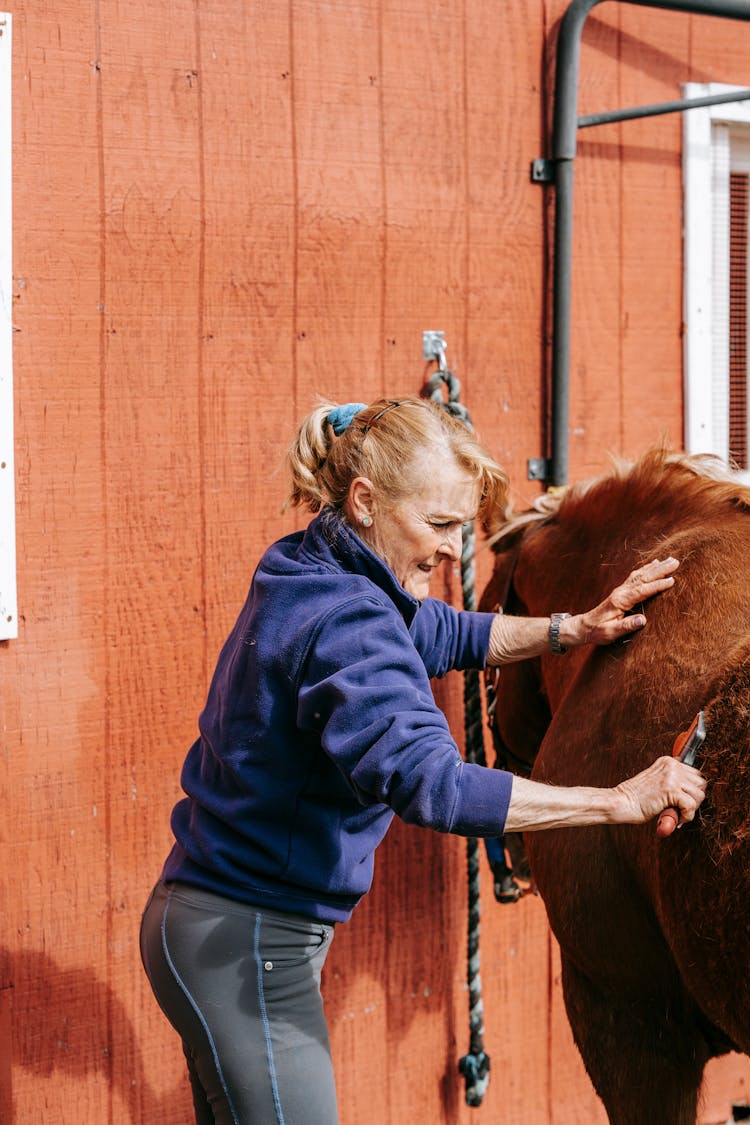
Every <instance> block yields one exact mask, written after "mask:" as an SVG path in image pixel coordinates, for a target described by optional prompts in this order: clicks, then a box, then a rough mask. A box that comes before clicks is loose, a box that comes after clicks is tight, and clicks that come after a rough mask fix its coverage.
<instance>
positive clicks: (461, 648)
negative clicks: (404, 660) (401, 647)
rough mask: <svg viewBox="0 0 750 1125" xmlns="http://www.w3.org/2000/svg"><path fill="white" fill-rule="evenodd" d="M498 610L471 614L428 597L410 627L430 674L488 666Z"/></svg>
mask: <svg viewBox="0 0 750 1125" xmlns="http://www.w3.org/2000/svg"><path fill="white" fill-rule="evenodd" d="M494 618H495V614H494V613H467V612H465V611H464V612H461V613H459V611H458V610H456V609H453V607H452V606H449V605H447V604H446V603H445V602H441V601H438V600H436V599H435V598H425V599H424V601H423V602H422V604H421V605H420V607H419V609H418V610H417V612H416V614H415V616H414V620H413V621H412V624H411V628H410V630H409V632H410V634H411V638H412V640H413V642H414V646H415V648H416V650H417V652H418V653H419V655H420V656H421V657H422V660H423V662H424V666H425V668H426V669H427V675H428V676H444V675H445V674H446V672H450V671H451V670H452V669H458V670H459V671H463V669H464V668H484V666H485V664H486V662H487V650H488V649H489V645H490V630H491V628H492V622H493V620H494Z"/></svg>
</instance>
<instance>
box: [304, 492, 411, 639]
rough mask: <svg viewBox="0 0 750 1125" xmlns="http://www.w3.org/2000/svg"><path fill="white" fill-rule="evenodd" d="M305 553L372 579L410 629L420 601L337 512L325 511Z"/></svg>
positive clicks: (308, 538)
mask: <svg viewBox="0 0 750 1125" xmlns="http://www.w3.org/2000/svg"><path fill="white" fill-rule="evenodd" d="M302 549H303V550H305V551H307V552H308V553H309V554H311V555H313V556H315V558H318V559H320V558H324V559H328V560H330V559H331V558H333V560H334V561H335V562H336V563H337V564H338V565H339V566H340V567H341V568H342V569H343V570H345V571H347V572H348V573H350V574H361V575H363V576H364V577H365V578H369V580H370V581H371V582H373V583H374V584H375V585H376V586H377V587H378V588H379V589H381V590H382V591H383V592H384V593H385V594H387V595H388V597H389V598H390V599H391V601H392V602H393V603H394V605H395V606H396V608H397V610H398V611H399V613H400V614H401V616H402V617H403V619H404V621H405V622H406V624H407V626H409V625H411V623H412V621H413V620H414V616H415V614H416V612H417V610H418V609H419V605H420V603H419V600H418V599H417V598H415V597H413V596H412V595H411V594H409V593H407V591H406V590H405V589H404V588H403V586H402V585H401V583H400V582H399V581H398V579H397V578H396V575H395V574H394V573H393V571H392V570H391V568H390V567H389V566H388V565H387V563H385V562H384V561H383V559H381V558H380V556H379V555H376V554H375V552H374V551H372V550H371V549H370V548H369V547H368V546H367V544H366V543H365V541H364V540H363V539H360V537H359V535H357V533H356V531H355V530H354V529H353V528H352V527H350V525H349V524H348V523H347V522H346V520H345V519H344V517H343V516H342V515H341V513H340V512H338V511H337V510H336V509H335V508H323V510H322V511H321V512H320V514H319V515H317V516H316V517H315V519H314V520H313V521H312V523H310V524H309V526H308V528H307V531H306V532H305V533H304V536H303V539H302Z"/></svg>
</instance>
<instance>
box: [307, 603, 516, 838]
mask: <svg viewBox="0 0 750 1125" xmlns="http://www.w3.org/2000/svg"><path fill="white" fill-rule="evenodd" d="M487 616H491V615H487ZM297 722H298V725H299V727H300V728H301V729H302V730H304V731H310V732H315V733H316V734H317V736H318V737H319V738H320V742H321V745H322V747H323V750H324V751H325V753H326V754H328V755H329V757H330V758H331V759H332V760H333V761H334V762H335V764H336V766H337V767H338V769H339V771H340V772H341V774H342V775H343V776H344V778H345V779H346V780H347V782H348V784H349V785H350V786H351V788H352V790H353V791H354V793H355V794H356V796H357V798H358V800H359V801H361V803H362V804H363V805H373V804H384V805H388V806H389V807H390V808H392V809H393V811H394V812H395V813H396V814H397V815H398V816H400V817H401V818H402V819H403V820H405V821H407V822H409V823H413V824H419V825H422V826H425V827H430V828H434V829H436V830H437V831H440V832H454V833H457V834H459V835H464V836H485V835H488V836H496V835H500V834H502V831H503V827H504V824H505V817H506V814H507V810H508V804H509V801H510V791H511V785H512V776H511V775H510V774H508V773H505V772H503V771H500V770H495V769H488V768H486V767H483V766H477V765H473V764H470V763H466V762H464V761H463V760H462V758H461V755H460V753H459V750H458V747H457V746H456V743H455V742H454V740H453V738H452V737H451V734H450V731H449V729H448V724H447V722H446V719H445V716H444V715H443V713H442V711H441V710H440V709H439V708H438V706H437V705H436V703H435V701H434V699H433V697H432V691H431V689H430V683H429V678H428V672H427V670H426V668H425V665H424V663H423V661H422V659H421V656H420V654H419V653H418V652H417V650H416V648H415V646H414V643H413V641H412V639H411V637H410V635H409V631H408V630H407V628H406V625H405V624H404V622H403V620H402V619H401V617H400V616H399V615H398V614H397V613H395V612H394V610H393V609H392V608H390V607H388V606H385V605H382V604H380V603H379V602H378V601H377V600H376V599H371V598H369V597H358V598H356V599H352V600H350V601H348V602H346V603H343V604H341V605H339V606H337V607H336V608H335V609H334V610H333V611H332V612H329V613H328V614H327V615H326V616H325V618H324V620H323V621H322V622H320V623H319V624H318V626H317V628H316V629H315V630H313V633H312V637H311V641H310V643H309V645H308V647H307V653H306V656H305V659H304V660H303V662H302V665H301V668H300V670H299V673H298V691H297Z"/></svg>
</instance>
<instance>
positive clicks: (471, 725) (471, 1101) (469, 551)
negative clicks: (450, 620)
mask: <svg viewBox="0 0 750 1125" xmlns="http://www.w3.org/2000/svg"><path fill="white" fill-rule="evenodd" d="M443 385H445V386H447V388H448V401H447V402H446V401H445V400H444V396H443ZM427 392H428V395H429V397H430V398H431V399H432V401H433V402H436V403H438V405H440V406H442V407H443V409H444V410H447V411H448V413H449V414H452V415H453V417H454V418H458V419H459V420H460V421H461V422H463V423H464V425H465V426H466V427H467V428H468V429H470V430H473V428H474V427H473V426H472V423H471V418H470V417H469V412H468V410H467V409H466V407H465V406H463V405H462V404H461V403H460V402H459V401H458V399H459V395H460V392H461V384H460V382H459V381H458V379H457V378H456V376H455V375H454V374H453V373H452V372H451V371H448V370H447V369H446V368H444V367H443V366H442V365H441V369H440V371H438V372H436V373H435V375H433V376H432V378H431V379H430V380H429V381H428V383H427ZM474 578H475V573H474V528H473V526H472V524H470V523H467V524H464V526H463V529H462V536H461V590H462V597H463V607H464V609H465V610H474V609H475V608H476V593H475V589H474V586H475V581H474ZM464 731H465V742H466V760H467V761H468V762H472V763H476V764H477V765H480V766H484V765H486V758H485V753H484V738H483V736H482V702H481V680H480V676H479V672H478V670H477V669H475V668H469V669H467V670H466V671H465V672H464ZM466 868H467V905H468V926H467V931H468V932H467V939H468V940H467V966H466V979H467V984H468V986H469V1052H468V1054H466V1055H464V1056H463V1057H462V1058H460V1059H459V1060H458V1070H459V1073H460V1074H462V1075H463V1076H464V1081H465V1083H466V1091H465V1100H466V1104H467V1105H469V1106H480V1105H481V1104H482V1099H483V1098H484V1095H485V1093H486V1092H487V1087H488V1086H489V1082H490V1074H489V1072H490V1057H489V1055H488V1054H487V1053H486V1052H485V1050H484V1004H483V1002H482V978H481V976H480V972H479V967H480V954H479V919H480V914H481V906H480V882H479V841H478V840H477V839H475V838H474V837H468V838H467V840H466Z"/></svg>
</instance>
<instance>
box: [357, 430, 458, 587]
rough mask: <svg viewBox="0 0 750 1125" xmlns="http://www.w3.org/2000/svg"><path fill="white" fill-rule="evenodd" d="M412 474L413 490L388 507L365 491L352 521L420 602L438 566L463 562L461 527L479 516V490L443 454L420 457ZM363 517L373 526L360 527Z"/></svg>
mask: <svg viewBox="0 0 750 1125" xmlns="http://www.w3.org/2000/svg"><path fill="white" fill-rule="evenodd" d="M409 475H410V476H411V478H412V480H413V481H414V485H413V487H412V491H411V493H410V494H409V495H408V496H407V497H406V498H405V499H404V500H402V501H399V503H397V504H388V505H386V504H384V503H383V502H382V500H379V498H378V495H377V493H376V492H375V491H374V490H373V491H372V493H371V495H370V497H369V500H368V499H367V495H366V490H365V493H363V495H362V497H360V501H361V503H362V505H363V506H362V509H361V510H359V509H358V508H357V507H356V505H355V511H354V519H353V523H354V524H355V526H356V527H357V530H358V532H359V534H360V535H361V536H362V538H363V539H364V540H365V542H366V543H367V544H368V546H369V547H371V548H372V549H373V550H374V551H375V553H376V554H378V555H380V557H381V558H382V559H383V560H384V561H385V562H386V563H387V564H388V566H389V567H390V568H391V570H392V571H393V573H394V574H395V575H396V578H397V579H398V580H399V582H400V583H401V585H402V586H403V588H404V589H405V590H406V591H407V592H408V593H410V594H411V595H412V596H413V597H415V598H418V599H419V600H420V601H421V600H422V599H423V598H425V597H427V594H428V593H429V589H430V578H431V576H432V574H433V572H434V570H435V569H436V567H438V566H440V564H441V563H442V562H445V561H446V560H448V559H449V560H451V561H452V562H458V561H459V560H460V558H461V528H462V526H463V524H464V523H466V522H467V521H468V520H473V519H474V517H475V516H476V513H477V505H478V502H479V486H478V484H477V482H476V481H473V480H472V479H471V478H470V477H469V476H468V475H467V473H466V472H465V471H464V470H463V469H462V468H461V467H460V466H459V465H457V464H456V462H455V460H454V459H453V455H452V454H451V453H448V452H443V451H442V450H440V451H439V452H438V451H431V450H430V451H425V452H424V453H422V454H419V455H418V457H417V459H416V460H415V463H414V464H413V465H412V466H411V468H410V472H409ZM359 479H362V478H359ZM368 483H369V482H368ZM363 513H364V514H366V515H369V516H370V517H371V519H372V525H371V526H370V527H363V526H362V524H361V522H360V521H361V516H362V514H363ZM357 516H358V517H359V518H357Z"/></svg>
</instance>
